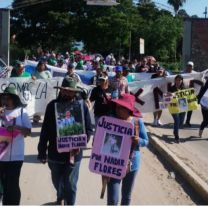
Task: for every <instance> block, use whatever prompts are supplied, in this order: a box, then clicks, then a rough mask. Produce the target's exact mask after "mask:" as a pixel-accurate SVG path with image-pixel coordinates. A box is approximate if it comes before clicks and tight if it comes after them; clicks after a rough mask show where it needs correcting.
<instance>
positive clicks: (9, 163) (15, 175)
mask: <svg viewBox="0 0 208 206" xmlns="http://www.w3.org/2000/svg"><path fill="white" fill-rule="evenodd" d="M0 101H1V105H2V107H1V108H0V111H1V120H2V126H3V127H5V128H7V130H8V131H10V132H11V135H12V136H11V137H12V139H11V142H10V143H9V147H8V150H7V151H6V153H5V154H4V155H3V157H2V158H1V159H0V178H1V182H2V185H3V205H19V204H20V199H21V190H20V186H19V178H20V173H21V168H22V165H23V161H24V138H25V137H26V136H29V135H30V134H31V128H32V125H31V122H30V119H29V116H28V114H27V111H26V109H24V108H23V104H22V103H21V100H20V98H19V96H18V94H17V90H16V89H15V88H14V87H12V86H8V87H6V89H5V90H4V92H3V93H1V94H0ZM15 133H16V134H15ZM14 135H16V136H14Z"/></svg>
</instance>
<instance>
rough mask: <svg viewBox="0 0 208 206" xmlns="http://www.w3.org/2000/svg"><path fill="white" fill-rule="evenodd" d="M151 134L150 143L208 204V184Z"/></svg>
mask: <svg viewBox="0 0 208 206" xmlns="http://www.w3.org/2000/svg"><path fill="white" fill-rule="evenodd" d="M148 129H149V128H148ZM149 136H150V144H151V145H152V146H153V147H154V148H155V149H156V150H157V151H158V152H159V153H160V154H161V155H162V156H163V157H164V158H165V159H166V160H167V161H168V162H169V163H170V164H171V165H172V166H173V168H174V169H175V170H177V171H178V172H179V173H180V174H181V176H183V178H184V179H185V180H186V181H187V182H188V183H189V184H190V185H191V186H192V188H193V189H194V190H195V192H196V193H197V194H198V195H199V196H200V197H201V198H202V199H203V200H204V201H205V203H206V204H208V184H206V182H205V181H204V180H202V179H201V178H200V177H199V176H198V175H197V174H196V173H195V172H194V171H192V170H191V169H190V168H189V167H188V166H187V165H186V164H185V163H183V161H181V160H180V159H179V158H178V157H177V156H176V155H175V154H174V153H173V152H171V151H170V150H169V149H168V148H167V147H166V146H165V144H163V143H162V142H161V141H160V140H158V138H157V137H155V136H153V135H149Z"/></svg>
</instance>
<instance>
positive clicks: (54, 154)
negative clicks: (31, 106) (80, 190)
mask: <svg viewBox="0 0 208 206" xmlns="http://www.w3.org/2000/svg"><path fill="white" fill-rule="evenodd" d="M54 88H57V89H60V92H59V95H58V98H57V99H54V100H52V101H51V102H50V103H49V104H48V105H47V108H46V112H45V117H44V121H43V125H42V129H41V134H40V140H39V144H38V159H39V160H40V161H41V162H42V163H46V161H48V166H49V168H50V170H51V178H52V182H53V185H54V187H55V189H56V191H57V202H56V203H57V204H63V203H65V204H66V205H74V204H75V200H76V191H77V182H78V176H79V168H80V162H81V159H82V150H81V149H76V150H72V151H71V152H63V153H59V152H58V150H57V129H56V127H57V125H56V115H55V113H56V111H55V104H56V103H63V104H64V105H66V104H69V106H71V107H73V105H75V104H82V105H83V115H84V117H83V118H84V122H85V131H86V135H87V138H88V140H89V137H90V135H91V134H92V126H91V119H90V113H89V109H88V107H87V106H86V104H85V103H84V101H83V100H77V98H76V96H77V93H79V92H81V91H82V90H80V89H79V88H78V87H77V82H76V81H74V80H73V79H71V78H67V77H65V78H64V80H63V82H62V85H61V86H59V87H54ZM72 103H74V104H72ZM60 106H61V105H60ZM46 154H47V155H46ZM47 156H48V157H47ZM72 159H73V161H72Z"/></svg>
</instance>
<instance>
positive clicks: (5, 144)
mask: <svg viewBox="0 0 208 206" xmlns="http://www.w3.org/2000/svg"><path fill="white" fill-rule="evenodd" d="M18 134H20V132H19V131H18V130H14V131H13V132H9V131H7V129H6V128H5V127H0V160H1V159H2V157H3V156H4V155H5V154H6V153H7V151H8V148H9V146H10V144H11V142H12V138H15V137H16V136H17V135H18Z"/></svg>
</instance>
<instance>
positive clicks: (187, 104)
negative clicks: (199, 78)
mask: <svg viewBox="0 0 208 206" xmlns="http://www.w3.org/2000/svg"><path fill="white" fill-rule="evenodd" d="M198 106H199V105H198V101H197V97H196V93H195V90H194V88H191V89H184V90H179V91H177V92H175V93H173V98H172V100H171V102H170V103H169V105H168V109H169V111H170V113H171V114H176V113H181V112H187V111H192V110H196V109H198Z"/></svg>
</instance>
